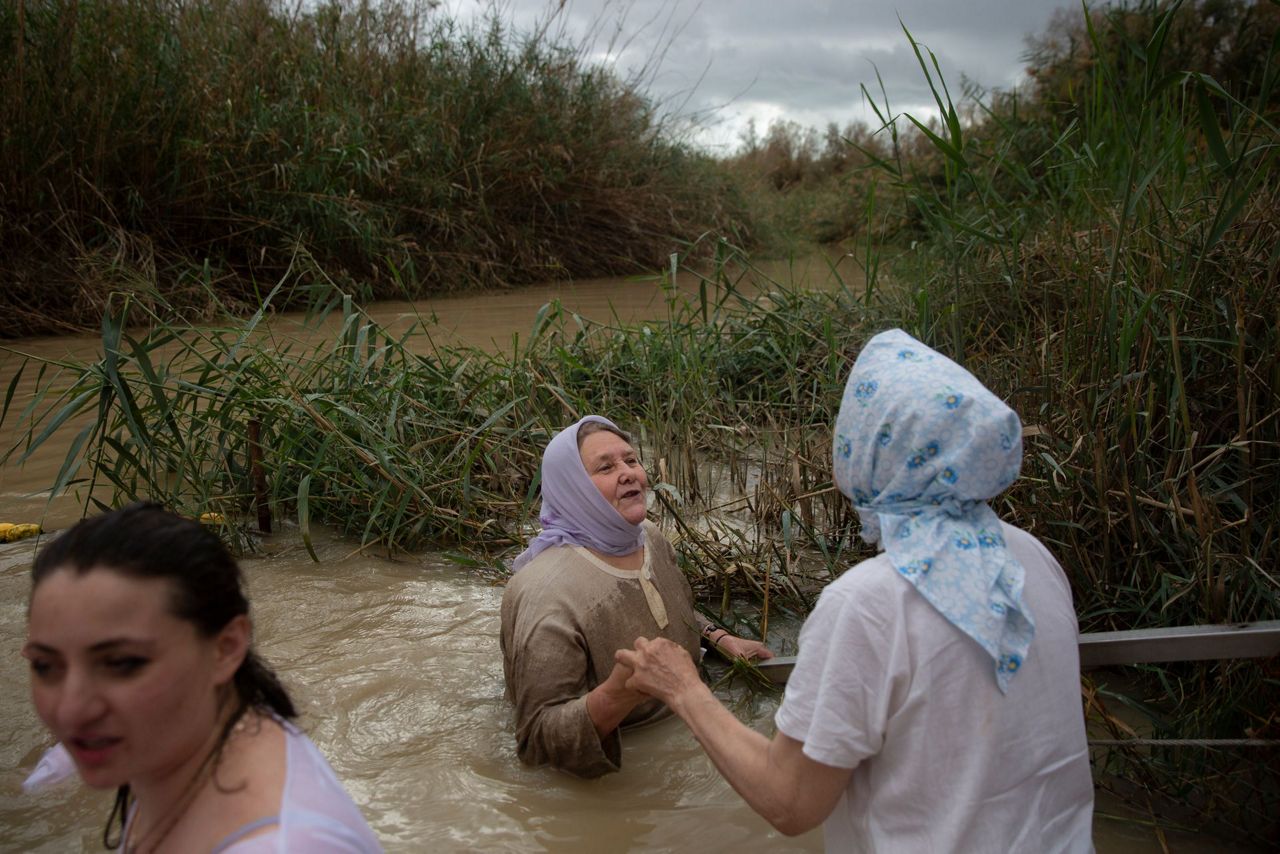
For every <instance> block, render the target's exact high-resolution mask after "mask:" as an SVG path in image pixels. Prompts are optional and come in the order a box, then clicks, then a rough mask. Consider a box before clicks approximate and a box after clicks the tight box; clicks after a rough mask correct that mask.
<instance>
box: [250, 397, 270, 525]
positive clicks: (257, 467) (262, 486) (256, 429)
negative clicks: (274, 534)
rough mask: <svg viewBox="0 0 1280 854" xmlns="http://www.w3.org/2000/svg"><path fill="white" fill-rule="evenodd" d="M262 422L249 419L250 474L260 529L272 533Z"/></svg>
mask: <svg viewBox="0 0 1280 854" xmlns="http://www.w3.org/2000/svg"><path fill="white" fill-rule="evenodd" d="M261 439H262V422H261V421H259V420H258V419H256V418H250V419H249V476H250V477H252V478H253V501H254V504H256V505H257V507H258V530H259V531H261V532H262V533H264V534H270V533H271V504H270V503H269V502H268V501H267V476H266V475H265V474H263V472H262V444H261Z"/></svg>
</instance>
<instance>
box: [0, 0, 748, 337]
mask: <svg viewBox="0 0 1280 854" xmlns="http://www.w3.org/2000/svg"><path fill="white" fill-rule="evenodd" d="M434 5H435V4H422V3H414V2H400V0H383V2H378V3H369V2H357V0H330V2H324V3H320V4H304V5H301V6H297V5H294V4H288V3H283V2H278V0H214V2H198V3H197V2H186V0H125V2H116V0H42V2H19V3H5V4H2V5H0V92H3V97H0V279H2V280H3V281H5V282H6V287H5V288H4V289H3V290H2V291H0V337H14V336H19V335H30V334H36V333H44V332H58V331H70V330H75V329H80V328H95V327H96V326H97V323H98V321H99V319H100V318H101V315H102V313H103V308H104V305H105V302H106V298H107V295H108V294H110V293H113V292H133V293H137V294H139V295H150V294H158V295H161V296H162V297H163V304H165V305H168V306H171V307H172V308H174V309H176V310H180V311H183V312H184V313H185V314H186V316H188V317H191V318H198V317H200V316H205V317H208V316H212V314H211V313H212V312H214V311H216V308H215V306H220V307H224V308H225V307H230V308H232V309H234V310H237V311H239V312H240V313H242V314H246V315H247V314H249V313H251V312H252V311H253V309H254V308H255V307H256V306H257V305H258V303H259V302H260V297H261V290H260V285H259V283H261V282H275V281H277V280H279V279H280V278H281V277H282V276H284V274H285V272H286V271H288V270H290V269H291V267H292V265H293V264H294V263H295V261H296V259H297V257H298V256H299V254H305V255H307V256H309V257H310V258H312V259H314V260H315V262H316V263H317V264H319V265H320V266H322V267H323V268H324V270H325V271H326V274H327V275H328V276H329V277H330V278H332V279H335V280H337V281H339V282H340V283H341V284H342V286H343V287H344V288H345V289H347V290H348V291H349V292H351V293H353V294H355V295H357V296H358V297H359V298H360V299H361V300H370V299H379V298H383V299H386V298H412V297H416V296H421V295H423V294H425V293H428V292H442V291H450V290H463V289H476V288H483V287H495V286H506V285H513V284H518V283H521V282H530V281H545V280H547V279H551V278H563V277H574V276H579V277H580V276H599V275H606V274H618V273H625V274H631V273H635V272H638V271H640V270H643V269H652V268H653V267H654V266H655V265H657V264H660V263H661V262H662V260H663V259H664V258H665V257H666V256H667V254H668V253H669V252H670V251H671V247H672V245H673V243H675V242H678V241H680V240H682V239H687V238H688V237H689V236H690V235H692V236H694V237H696V236H697V235H699V234H701V233H703V232H706V231H716V232H718V233H726V234H729V233H735V232H736V233H739V235H740V234H741V232H742V230H743V229H745V228H747V225H746V221H747V214H746V212H745V210H743V208H742V207H741V204H740V200H739V199H738V198H737V196H736V194H735V192H734V190H733V188H732V186H730V185H729V184H728V182H727V181H726V179H725V177H724V175H723V171H722V170H721V169H720V168H719V167H718V165H717V164H716V163H715V162H714V161H713V160H712V159H711V158H710V157H708V156H706V155H703V154H700V153H698V152H697V151H695V150H693V149H692V148H691V147H689V146H687V145H685V144H683V143H682V142H680V141H679V140H678V139H677V137H676V134H674V133H673V132H671V130H672V129H671V128H669V127H667V125H666V124H664V122H663V120H662V119H661V118H660V117H659V115H658V113H657V108H656V105H655V104H654V102H653V101H652V99H650V98H649V97H648V96H647V95H646V94H645V93H644V92H643V91H641V90H640V88H639V86H640V83H641V81H638V80H632V81H627V80H623V79H620V78H619V77H618V76H617V75H616V74H615V73H614V72H613V71H612V70H611V69H609V68H606V67H603V66H600V65H596V64H592V63H590V62H588V61H587V60H586V58H585V57H584V55H583V50H582V49H581V48H579V47H577V46H575V45H573V44H567V43H564V42H563V41H561V40H557V38H556V37H554V36H553V35H551V32H552V30H551V29H550V28H549V27H544V28H543V29H541V30H537V31H534V32H532V33H516V32H512V31H511V30H509V29H508V28H507V27H506V26H505V25H504V24H503V23H502V21H501V19H500V18H499V17H497V14H496V13H495V14H494V15H493V16H491V17H490V18H489V19H487V20H484V21H482V22H480V23H477V24H475V25H463V24H459V23H457V22H455V21H453V20H450V19H448V18H445V17H442V16H441V15H439V14H438V13H437V12H436V11H435V10H434Z"/></svg>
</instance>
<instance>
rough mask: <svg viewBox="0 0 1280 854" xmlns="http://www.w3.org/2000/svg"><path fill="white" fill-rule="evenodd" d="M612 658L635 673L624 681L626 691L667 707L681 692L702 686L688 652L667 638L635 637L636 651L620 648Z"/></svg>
mask: <svg viewBox="0 0 1280 854" xmlns="http://www.w3.org/2000/svg"><path fill="white" fill-rule="evenodd" d="M614 658H615V659H616V660H617V662H618V664H619V665H622V666H625V667H629V668H630V669H631V670H632V671H634V672H633V673H632V675H631V678H630V679H628V680H627V687H628V688H630V689H632V690H634V691H641V692H643V693H645V694H648V695H649V696H651V697H657V698H658V699H659V700H661V701H662V702H664V703H666V704H667V705H668V706H670V705H672V702H673V700H674V699H675V697H677V696H678V695H679V694H680V693H681V692H683V691H685V690H688V689H689V688H691V687H702V679H701V678H700V677H699V676H698V668H697V667H696V666H695V665H694V663H693V659H692V658H690V657H689V652H688V651H687V650H686V649H685V648H684V647H682V646H680V645H679V644H677V643H673V642H672V641H669V640H667V639H666V638H654V639H653V640H648V639H647V638H636V646H635V649H620V650H618V652H617V653H616V654H615V655H614Z"/></svg>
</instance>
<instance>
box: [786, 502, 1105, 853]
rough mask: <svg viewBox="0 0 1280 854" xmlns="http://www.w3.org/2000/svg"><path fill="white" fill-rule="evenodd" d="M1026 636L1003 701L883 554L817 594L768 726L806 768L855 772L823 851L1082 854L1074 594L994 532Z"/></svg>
mask: <svg viewBox="0 0 1280 854" xmlns="http://www.w3.org/2000/svg"><path fill="white" fill-rule="evenodd" d="M1003 530H1004V535H1005V542H1006V543H1007V544H1008V547H1009V549H1010V550H1011V551H1012V552H1013V554H1014V556H1015V557H1016V558H1017V559H1018V561H1019V562H1020V563H1021V564H1022V565H1023V567H1025V568H1026V583H1025V592H1024V595H1025V597H1026V602H1027V604H1028V607H1029V608H1030V610H1031V613H1032V615H1033V617H1034V619H1035V624H1036V634H1035V639H1034V640H1033V641H1032V644H1031V649H1030V651H1029V653H1028V656H1027V659H1026V661H1025V662H1024V663H1023V665H1022V668H1021V669H1020V670H1019V671H1018V673H1017V674H1016V675H1015V676H1014V678H1013V679H1012V681H1011V682H1010V686H1009V692H1008V694H1001V693H1000V691H999V689H998V688H997V687H996V681H995V674H994V663H993V661H992V659H991V656H989V655H988V654H987V653H986V652H984V651H983V650H982V648H981V647H979V646H978V644H977V643H976V642H974V641H973V640H972V639H971V638H969V637H968V636H967V635H964V634H963V633H961V632H960V631H959V630H958V629H957V628H955V627H954V626H953V625H951V624H950V623H949V622H948V621H947V620H946V618H945V617H943V616H942V615H941V614H940V613H938V611H936V610H935V609H934V608H933V606H932V605H930V604H929V603H928V602H927V601H926V600H925V599H924V597H923V596H921V595H920V594H919V593H918V592H917V591H916V589H915V588H914V587H912V586H911V584H910V583H909V582H907V581H906V580H905V579H904V578H902V577H901V576H899V574H898V573H897V571H896V570H895V569H894V568H893V566H892V564H891V563H890V562H889V559H888V557H887V556H886V555H885V554H883V553H882V554H880V555H878V556H876V557H874V558H872V559H870V560H867V561H864V562H862V563H860V564H858V565H857V566H855V567H854V568H852V569H850V570H849V571H848V572H846V573H845V574H844V575H842V576H841V577H840V578H839V579H837V580H836V581H834V582H832V583H831V584H830V585H828V586H827V588H826V589H825V590H824V591H823V593H822V596H821V597H820V599H819V600H818V605H817V607H816V608H815V609H814V611H813V613H812V614H811V615H810V616H809V618H808V620H806V621H805V624H804V627H803V628H802V629H801V632H800V652H799V656H798V659H797V661H796V667H795V670H794V672H793V673H792V675H791V678H790V680H789V681H788V683H787V689H786V695H785V697H784V699H783V702H782V706H781V707H780V708H779V709H778V712H777V715H776V717H775V722H776V723H777V726H778V729H779V730H781V731H782V732H783V733H784V734H786V735H787V736H789V737H791V738H793V739H796V740H797V741H800V742H802V743H803V744H804V748H803V749H804V753H805V755H806V756H808V757H809V758H810V759H813V760H814V761H816V762H821V763H822V764H824V765H831V766H834V767H838V768H852V769H853V774H852V776H851V777H850V780H849V786H848V788H847V789H846V790H845V792H844V794H843V795H841V797H840V800H839V802H838V803H837V804H836V807H835V810H834V811H833V812H832V813H831V815H830V816H829V817H828V818H827V820H826V822H825V824H824V825H823V833H824V835H825V838H826V849H827V851H829V852H835V851H859V852H875V851H879V852H886V851H887V852H916V851H919V852H930V854H936V853H937V852H946V851H954V852H988V851H989V852H1001V853H1002V854H1003V852H1035V854H1047V852H1072V854H1074V852H1090V851H1092V850H1093V842H1092V820H1093V782H1092V778H1091V776H1090V771H1089V757H1088V747H1087V743H1086V739H1085V731H1084V713H1083V710H1082V707H1081V699H1080V659H1079V651H1078V647H1077V644H1078V628H1077V624H1076V617H1075V611H1074V608H1073V607H1072V603H1071V589H1070V587H1069V586H1068V584H1067V579H1066V576H1065V575H1064V574H1063V572H1062V568H1061V567H1060V566H1059V565H1058V562H1057V561H1056V560H1054V558H1053V556H1052V555H1051V554H1050V553H1049V551H1048V550H1047V549H1046V548H1045V547H1044V546H1043V545H1042V544H1041V543H1040V541H1039V540H1037V539H1036V538H1034V537H1032V536H1031V535H1030V534H1028V533H1026V532H1024V531H1021V530H1019V529H1017V528H1014V527H1012V526H1009V525H1003Z"/></svg>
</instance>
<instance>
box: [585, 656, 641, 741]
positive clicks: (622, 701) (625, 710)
mask: <svg viewBox="0 0 1280 854" xmlns="http://www.w3.org/2000/svg"><path fill="white" fill-rule="evenodd" d="M631 676H632V672H631V668H630V667H627V666H626V665H625V664H617V663H615V664H614V665H613V670H611V671H609V677H608V678H607V679H605V680H604V681H603V682H601V683H600V684H599V685H597V686H596V687H594V688H592V689H591V691H590V692H589V693H588V694H587V714H588V715H589V716H590V718H591V723H592V724H594V725H595V728H596V732H597V733H599V734H600V737H601V738H603V737H604V736H606V735H608V734H609V733H611V732H613V731H614V730H615V729H617V728H618V725H619V724H621V723H622V719H623V718H625V717H626V716H627V715H629V714H630V713H631V710H632V709H634V708H635V707H636V706H638V705H640V704H641V703H643V702H644V701H645V700H647V699H649V698H648V697H646V696H645V695H644V694H641V693H640V692H639V691H636V690H634V689H632V688H628V687H627V680H628V679H630V678H631Z"/></svg>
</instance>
